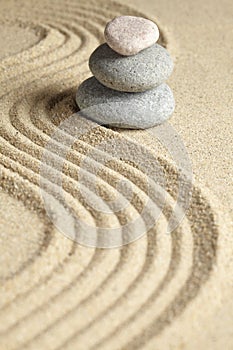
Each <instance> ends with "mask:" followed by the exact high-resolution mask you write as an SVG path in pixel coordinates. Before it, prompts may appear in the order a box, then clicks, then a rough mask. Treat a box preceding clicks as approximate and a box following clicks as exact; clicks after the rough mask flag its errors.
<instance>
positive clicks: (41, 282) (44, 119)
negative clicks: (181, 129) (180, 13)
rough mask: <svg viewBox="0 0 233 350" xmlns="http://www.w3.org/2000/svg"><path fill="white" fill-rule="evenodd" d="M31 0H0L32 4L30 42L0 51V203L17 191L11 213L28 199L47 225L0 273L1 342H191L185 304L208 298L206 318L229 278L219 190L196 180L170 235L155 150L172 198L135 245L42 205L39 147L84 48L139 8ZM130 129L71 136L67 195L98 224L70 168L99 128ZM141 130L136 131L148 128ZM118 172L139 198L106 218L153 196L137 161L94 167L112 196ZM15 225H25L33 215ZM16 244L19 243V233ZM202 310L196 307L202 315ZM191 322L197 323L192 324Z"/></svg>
mask: <svg viewBox="0 0 233 350" xmlns="http://www.w3.org/2000/svg"><path fill="white" fill-rule="evenodd" d="M34 3H35V2H34V1H30V2H26V1H25V2H24V6H21V4H20V3H16V2H14V1H10V2H9V3H7V4H3V5H1V6H3V13H6V12H7V14H8V17H9V20H11V21H12V20H13V19H14V16H15V14H17V17H18V21H19V23H20V22H25V23H26V22H28V14H29V12H30V21H31V23H33V25H31V26H32V28H35V27H36V26H37V27H38V41H36V43H33V45H32V46H30V47H29V48H26V49H25V47H23V51H22V52H19V53H15V54H13V55H12V54H11V53H10V54H9V56H8V57H6V56H5V58H4V59H3V60H2V61H1V77H0V78H1V99H0V103H1V111H2V117H1V121H0V135H1V138H0V144H1V156H0V164H1V168H0V169H1V171H0V184H1V189H2V191H3V196H2V198H3V199H4V203H6V206H7V205H8V202H9V205H10V202H11V200H12V198H11V197H13V198H14V200H15V199H17V200H18V203H17V206H16V207H15V211H16V212H17V215H19V216H20V215H21V213H22V217H23V214H24V213H25V212H26V211H28V210H31V211H32V212H33V213H32V215H33V216H37V219H36V220H39V221H40V222H41V225H43V229H41V230H40V234H39V242H42V243H41V248H40V250H39V252H38V253H37V255H36V257H34V258H33V259H32V260H31V261H30V263H28V264H26V265H25V264H24V265H23V266H24V268H23V269H20V270H19V272H17V273H13V272H12V270H11V268H12V266H10V263H9V272H10V273H11V278H10V279H9V278H8V279H6V278H3V279H2V280H1V286H0V295H1V298H0V302H1V306H0V320H2V322H1V323H0V324H1V326H0V344H1V349H20V348H25V349H44V348H48V349H64V348H66V349H76V348H78V349H127V350H128V349H137V348H143V349H147V348H148V349H149V348H153V349H154V346H155V344H156V346H157V345H158V344H161V347H162V348H164V349H166V348H167V347H166V346H165V345H164V344H174V343H175V344H177V348H179V344H181V340H182V341H183V342H187V343H189V344H192V341H193V337H195V336H194V334H196V332H200V329H199V327H198V325H197V323H195V322H193V319H192V317H194V318H195V313H191V314H189V313H188V311H187V310H189V309H190V308H192V305H194V307H195V303H196V305H199V304H200V303H201V302H203V300H206V302H207V301H209V307H204V310H205V312H206V316H205V317H206V322H208V320H210V319H211V311H210V310H213V309H214V308H218V307H219V305H221V302H222V301H221V298H222V297H221V293H220V292H218V295H219V294H220V297H219V299H218V298H217V300H216V296H215V294H214V293H213V292H212V290H214V288H216V285H217V286H219V285H222V287H223V288H224V286H228V284H227V282H228V281H225V280H226V279H228V275H229V274H230V273H229V272H228V269H229V264H230V263H229V261H230V254H231V250H230V248H229V250H225V252H224V253H223V250H222V248H221V247H222V245H224V244H226V243H224V242H229V247H230V245H231V244H232V242H231V240H230V238H229V235H228V227H227V226H226V227H225V226H224V224H223V222H224V218H225V214H224V213H223V211H224V209H223V208H222V207H221V205H220V204H215V203H216V202H217V200H215V199H214V196H213V195H212V194H211V193H209V192H208V191H207V190H206V189H205V188H204V187H203V186H202V185H200V186H199V185H198V182H197V183H196V184H195V186H194V188H193V194H192V201H191V205H190V208H189V211H188V212H187V216H186V218H185V219H184V220H183V222H182V224H181V226H180V227H179V228H178V229H177V230H176V231H175V232H174V233H173V234H172V235H170V236H169V235H166V234H165V233H164V227H165V226H166V223H167V220H168V217H169V214H170V212H171V207H172V206H173V205H174V203H175V201H176V198H177V169H176V168H175V167H174V166H173V165H172V164H170V163H169V161H168V160H167V159H166V157H163V156H162V155H161V156H160V157H158V162H159V164H160V166H161V168H163V169H164V174H165V178H166V184H167V192H168V202H167V205H166V207H165V208H164V211H163V214H162V215H161V218H160V220H159V221H158V223H157V225H156V226H155V227H153V228H152V229H151V230H150V231H149V233H148V235H147V236H144V237H142V238H141V239H140V240H137V241H135V242H134V243H132V244H131V245H128V246H125V247H123V248H121V249H113V250H102V249H93V248H87V247H83V246H81V245H77V244H76V243H75V242H73V241H71V240H69V239H67V238H66V237H64V236H63V235H62V234H61V233H60V232H58V230H57V229H56V228H55V227H54V226H53V225H52V224H51V222H50V221H49V219H48V217H47V216H46V213H45V210H44V205H43V201H42V198H41V194H40V191H39V181H40V177H39V170H40V159H41V157H42V154H43V150H44V147H45V145H46V143H47V142H48V140H49V136H50V135H51V134H52V132H53V131H54V130H55V127H56V126H57V125H58V124H59V122H61V121H63V120H65V118H67V117H68V116H70V115H71V114H72V113H74V112H75V111H76V110H77V107H76V105H75V102H74V94H75V89H76V87H77V85H78V84H79V83H81V81H82V80H83V79H85V78H86V77H88V76H89V75H90V72H89V70H88V67H87V60H88V57H89V55H90V53H91V52H92V51H93V49H94V48H95V47H96V46H97V45H98V43H99V42H102V41H103V28H104V25H105V24H106V22H107V21H108V20H110V19H111V18H112V17H114V16H116V15H119V14H122V13H124V14H130V15H143V16H144V13H142V14H141V13H140V12H138V11H136V10H134V9H133V8H131V7H128V6H126V5H123V4H119V3H117V2H112V1H111V2H109V1H103V0H101V1H98V3H96V2H94V1H91V2H89V3H88V4H87V3H86V2H85V1H79V3H78V4H77V3H76V2H75V1H69V2H68V6H67V5H66V3H65V2H63V1H58V2H57V1H53V2H47V1H45V0H44V1H42V2H40V3H39V4H37V3H36V5H35V7H34V9H33V10H31V8H32V7H33V5H34ZM16 23H17V21H16ZM29 28H30V26H29ZM29 30H30V29H29ZM160 30H161V34H162V35H161V44H163V45H164V46H167V47H168V49H169V48H171V50H175V45H174V46H173V43H171V44H170V46H169V35H166V30H163V26H162V25H161V28H160ZM42 32H43V35H41V33H42ZM9 35H10V34H9ZM33 40H34V38H33ZM45 57H46V62H45ZM16 65H17V69H15V66H16ZM80 122H81V121H80ZM140 133H141V132H140ZM129 134H130V133H129ZM125 135H126V136H127V133H125ZM126 136H124V133H119V131H118V130H115V131H114V130H111V129H107V128H104V127H98V128H96V129H95V130H94V131H93V132H92V133H90V134H89V135H84V137H83V138H82V140H80V141H78V142H77V144H76V145H75V146H74V148H73V149H72V151H71V152H70V154H69V157H68V159H67V161H66V162H65V168H64V189H65V192H66V193H67V200H68V201H69V203H71V205H73V206H74V208H75V210H76V211H77V213H79V215H81V216H82V217H83V218H85V220H87V222H90V223H92V224H94V225H97V226H101V225H103V224H106V215H104V214H100V213H99V212H97V211H96V210H94V209H93V208H91V207H90V206H88V205H87V204H86V202H85V200H83V199H82V197H81V195H80V193H78V191H77V188H76V187H77V186H76V184H77V180H78V179H77V176H76V172H77V169H78V167H79V165H80V162H81V161H82V159H83V157H85V154H87V153H88V151H89V150H90V149H91V148H92V147H95V146H96V145H98V144H99V143H101V142H102V141H103V140H106V139H116V140H117V139H120V138H122V137H126ZM140 142H142V143H143V135H142V137H141V139H140ZM151 142H152V143H153V140H152V141H151ZM135 147H136V146H135ZM148 152H150V150H149V149H148ZM151 152H153V150H151ZM52 157H54V158H55V155H53V154H52ZM89 177H90V179H91V172H90V174H89ZM119 178H120V179H122V178H128V179H129V180H130V181H131V182H132V186H133V187H132V188H133V189H134V200H133V201H132V203H130V204H131V205H130V207H129V208H128V210H125V211H123V212H121V213H115V214H113V215H111V216H109V217H108V218H107V220H108V222H107V223H108V225H110V226H111V225H113V226H114V225H117V224H119V223H120V224H122V223H125V222H127V221H129V220H131V218H132V215H135V214H136V213H138V212H139V213H140V210H141V207H142V206H143V200H145V199H146V198H148V197H149V196H150V193H147V192H146V190H145V176H144V174H143V173H142V172H140V171H138V169H136V168H134V165H133V164H126V163H125V162H123V161H119V160H113V162H112V163H109V164H107V166H106V167H105V169H104V172H103V173H102V174H101V176H100V178H99V181H100V185H101V188H102V190H103V193H102V195H103V196H108V195H109V196H110V197H111V195H112V194H113V192H114V191H113V190H114V188H115V186H116V180H117V179H119ZM6 197H9V199H6ZM1 205H2V204H1ZM12 215H14V212H13V213H12ZM15 215H16V214H15ZM227 220H228V219H227ZM227 220H226V221H227ZM21 225H22V229H23V227H24V225H30V222H28V223H21ZM200 228H201V229H200ZM27 229H29V228H28V227H27ZM31 229H32V230H33V228H31ZM13 233H14V235H15V237H16V240H15V243H14V244H17V245H19V246H20V245H21V244H22V246H23V247H24V246H25V245H26V244H30V240H28V241H29V243H28V242H27V243H26V241H24V240H23V239H22V237H20V235H19V232H18V231H14V232H13ZM33 233H35V232H34V231H33ZM7 234H9V233H7V232H6V234H4V232H3V234H1V239H2V240H6V239H7ZM31 244H33V242H32V243H31ZM3 247H4V246H3ZM219 247H220V248H221V249H220V248H219ZM29 248H30V246H29V247H28V246H27V249H29ZM32 248H33V247H32ZM11 249H12V250H14V245H13V246H12V248H11ZM219 249H220V252H219ZM2 253H4V252H2ZM3 256H4V255H3ZM12 256H14V255H12ZM18 259H19V266H20V264H21V261H20V258H18ZM225 268H226V271H225V275H223V274H222V271H223V270H224V269H225ZM6 269H7V268H6V267H4V273H3V274H2V276H5V275H6V273H7V270H6ZM200 295H201V296H202V298H200ZM198 312H199V311H198ZM198 312H196V315H197V316H196V317H197V318H198V315H199V314H198ZM183 314H185V315H187V316H186V317H187V318H188V320H189V321H190V323H191V324H192V327H189V328H188V331H187V337H186V338H185V335H183V331H182V330H183V329H184V328H185V327H188V326H187V321H186V322H185V325H186V326H184V324H182V317H183V316H182V315H183ZM199 316H200V315H199ZM205 317H204V316H203V315H201V316H200V318H201V319H202V318H204V320H205ZM176 322H181V324H180V325H179V326H177V330H178V334H176V335H175V336H173V333H174V330H172V326H175V327H176V324H177V323H176ZM190 328H194V330H193V333H192V331H191V330H190ZM170 329H171V333H170V334H171V335H170V337H171V338H169V331H170ZM165 331H167V332H168V333H167V334H168V335H166V340H165V339H164V334H165V333H164V332H165ZM184 348H185V345H184ZM189 348H192V345H190V347H189ZM193 348H195V347H193ZM203 348H204V347H203Z"/></svg>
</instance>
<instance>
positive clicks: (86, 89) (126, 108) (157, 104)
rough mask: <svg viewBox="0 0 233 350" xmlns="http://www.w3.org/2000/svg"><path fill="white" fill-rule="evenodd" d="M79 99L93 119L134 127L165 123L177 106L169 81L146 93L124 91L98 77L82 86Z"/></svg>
mask: <svg viewBox="0 0 233 350" xmlns="http://www.w3.org/2000/svg"><path fill="white" fill-rule="evenodd" d="M76 102H77V104H78V106H79V108H80V109H81V113H82V114H83V115H84V116H85V117H87V118H89V119H93V120H95V121H97V122H99V123H101V124H103V125H110V126H116V127H121V128H131V129H146V128H149V127H152V126H154V125H157V124H161V123H163V122H164V121H165V120H167V119H168V118H169V116H170V115H171V114H172V113H173V111H174V108H175V101H174V98H173V94H172V91H171V89H170V88H169V86H168V85H166V84H161V85H159V86H158V87H156V88H155V89H152V90H148V91H145V92H139V93H125V92H124V93H123V92H119V91H114V90H112V89H109V88H107V87H105V86H103V85H102V84H100V83H99V82H98V80H96V78H95V77H92V78H89V79H87V80H85V81H84V82H83V83H82V84H81V85H80V86H79V88H78V91H77V94H76Z"/></svg>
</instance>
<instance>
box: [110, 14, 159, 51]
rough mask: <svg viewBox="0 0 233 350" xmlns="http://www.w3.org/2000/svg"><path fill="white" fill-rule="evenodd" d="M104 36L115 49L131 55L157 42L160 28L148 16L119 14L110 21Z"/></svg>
mask: <svg viewBox="0 0 233 350" xmlns="http://www.w3.org/2000/svg"><path fill="white" fill-rule="evenodd" d="M104 36H105V39H106V42H107V44H108V45H109V46H110V47H111V48H112V49H113V50H114V51H116V52H118V53H119V54H120V55H124V56H131V55H136V54H137V53H138V52H140V51H142V50H144V49H146V48H147V47H150V46H151V45H153V44H155V43H156V42H157V40H158V38H159V29H158V27H157V25H156V24H155V23H154V22H152V21H150V20H149V19H146V18H142V17H136V16H119V17H116V18H114V19H113V20H112V21H110V22H108V24H107V25H106V28H105V31H104Z"/></svg>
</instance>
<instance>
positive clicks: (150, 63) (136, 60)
mask: <svg viewBox="0 0 233 350" xmlns="http://www.w3.org/2000/svg"><path fill="white" fill-rule="evenodd" d="M89 67H90V70H91V72H92V74H93V75H94V76H95V77H96V79H97V80H99V82H100V83H102V84H103V85H105V86H107V87H109V88H111V89H114V90H118V91H126V92H141V91H146V90H149V89H152V88H154V87H156V86H158V85H160V84H161V83H163V82H165V81H166V80H167V79H168V78H169V76H170V75H171V73H172V70H173V62H172V59H171V57H170V55H169V53H168V51H167V50H166V49H165V48H164V47H162V46H161V45H158V44H154V45H152V46H151V47H149V48H147V49H145V50H142V51H141V52H139V53H138V54H137V55H134V56H122V55H120V54H118V53H117V52H115V51H113V50H112V49H111V48H110V47H109V46H108V45H107V44H102V45H100V46H99V47H97V49H96V50H95V51H94V52H93V53H92V55H91V57H90V59H89Z"/></svg>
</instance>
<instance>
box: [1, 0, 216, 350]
mask: <svg viewBox="0 0 233 350" xmlns="http://www.w3.org/2000/svg"><path fill="white" fill-rule="evenodd" d="M93 3H94V2H93ZM101 3H103V4H106V2H105V1H101ZM114 4H115V5H114V6H115V7H116V8H117V9H118V10H119V9H121V11H122V10H124V13H125V14H126V12H127V11H128V12H129V14H136V12H134V11H132V10H131V9H130V8H129V9H127V8H126V7H125V6H123V5H122V7H121V5H120V6H119V4H117V3H114ZM72 6H73V5H72ZM74 7H75V3H74ZM53 8H54V7H53V6H52V5H51V9H53ZM126 9H127V11H126ZM72 11H73V9H72ZM121 11H120V12H121ZM100 12H101V11H100ZM81 15H82V13H81ZM84 48H85V42H84ZM54 52H56V51H54ZM19 57H20V55H19ZM70 57H71V56H67V58H68V59H69V58H70ZM59 62H60V63H62V62H64V58H60V59H59V60H58V61H57V63H58V64H59ZM51 67H53V63H51V66H49V68H51ZM57 67H58V65H57V66H55V67H53V68H54V71H56V69H57ZM74 67H75V64H72V65H69V68H74ZM76 67H77V66H76ZM38 68H39V67H38ZM38 68H37V69H38ZM65 70H67V67H66V68H64V69H63V70H60V72H62V71H65ZM40 73H41V72H38V75H40ZM45 74H46V73H45ZM50 74H51V75H52V74H53V73H52V72H50ZM28 81H29V82H30V76H28ZM67 81H68V80H67ZM20 83H21V81H20ZM30 86H31V85H30ZM56 102H57V101H56ZM58 102H59V101H58ZM54 104H55V106H56V103H54ZM16 117H17V114H16ZM13 119H14V118H13ZM35 120H36V119H35V118H34V121H35ZM15 121H16V119H14V122H15ZM19 121H20V120H19V119H18V121H17V123H18V122H19ZM46 122H47V127H48V128H50V127H52V125H51V124H50V123H49V121H48V120H46ZM21 126H23V123H22V124H21ZM43 127H46V123H45V122H44V124H43ZM102 129H103V128H102ZM19 130H20V129H19ZM8 131H9V130H6V132H8ZM25 131H26V129H25ZM42 131H43V132H44V130H42ZM105 131H106V130H105ZM45 132H46V129H45ZM107 133H108V134H110V133H111V131H108V132H106V135H107ZM8 137H9V135H8ZM33 137H36V133H35V134H34V136H33ZM40 137H41V134H39V132H38V140H39V139H40ZM18 141H20V142H21V140H18ZM32 141H33V139H32ZM28 145H29V146H30V147H35V143H34V146H33V143H29V144H28ZM15 146H16V147H17V144H16V145H15ZM25 150H26V149H25ZM35 154H37V153H36V152H35ZM18 156H21V153H18ZM163 165H164V167H165V168H166V170H167V172H168V173H170V175H171V176H173V174H174V170H172V168H171V167H170V166H169V164H166V163H165V162H164V164H163ZM197 208H198V209H197ZM203 212H204V214H203ZM193 213H195V215H196V216H195V217H197V216H198V215H202V216H203V215H204V217H202V222H203V223H204V222H206V223H207V225H206V226H207V227H208V228H209V227H210V226H213V230H212V232H211V233H212V234H213V235H212V236H211V237H208V239H206V240H205V238H206V237H204V236H205V235H204V234H203V235H202V236H201V237H200V235H199V233H198V230H197V229H198V227H196V226H195V225H196V224H195V221H193V220H192V215H191V214H193ZM188 218H189V224H190V225H191V229H192V234H193V238H194V241H195V242H194V250H193V253H194V257H193V259H194V260H193V267H192V271H191V274H190V276H189V277H188V278H187V280H186V283H185V284H184V285H183V287H182V288H181V290H180V295H178V296H175V298H174V300H173V301H172V302H170V304H169V305H167V307H166V308H165V309H164V310H163V312H161V314H160V315H159V316H158V317H157V318H156V319H155V320H154V321H153V322H151V324H150V325H149V326H148V327H147V328H146V330H145V333H144V334H145V335H143V334H138V335H136V336H135V337H134V338H133V339H131V340H129V342H128V344H127V345H126V347H125V348H126V349H135V348H138V347H140V346H142V345H144V344H145V342H146V341H148V339H149V338H150V337H151V336H152V335H154V334H156V333H158V332H160V331H162V329H163V327H165V326H166V325H167V324H168V323H169V322H171V321H172V320H173V319H174V317H176V316H178V315H179V314H180V312H182V311H183V309H184V308H185V307H186V305H187V304H188V302H189V301H190V300H192V299H193V298H194V297H195V296H196V295H197V293H198V291H199V289H200V288H201V286H202V285H203V284H204V282H205V281H206V280H207V279H208V277H209V276H210V273H211V269H212V266H213V264H214V261H215V254H216V244H217V236H218V230H217V228H215V227H214V223H215V221H214V218H213V215H212V211H211V207H209V206H208V205H207V202H206V200H205V199H203V198H202V195H201V192H200V191H199V190H198V189H197V188H195V190H194V196H193V203H192V206H191V213H190V215H189V216H188ZM203 219H204V220H203ZM203 233H204V232H203ZM206 233H208V232H206ZM184 234H185V233H184ZM153 235H154V233H152V235H151V241H150V242H152V244H154V237H153ZM203 237H204V238H203ZM149 239H150V235H149V236H148V242H149ZM172 239H173V240H174V244H175V247H176V250H175V253H173V254H174V255H170V259H171V265H172V267H170V269H168V272H167V274H168V276H169V278H168V281H167V282H163V283H162V287H160V288H159V290H160V292H159V294H161V292H162V291H163V290H164V287H165V286H164V284H165V285H166V283H168V282H170V278H171V277H172V276H171V275H172V274H173V273H174V277H175V276H176V274H175V272H176V268H175V269H174V264H175V265H176V264H177V268H178V266H179V262H180V261H179V258H178V256H179V254H184V256H185V253H186V252H183V251H182V249H181V248H182V247H180V246H179V239H177V236H175V235H174V236H173V237H172ZM148 244H149V243H148ZM154 248H155V247H154ZM154 248H153V249H154ZM131 249H132V247H130V246H129V247H127V248H124V249H123V250H122V254H121V257H120V259H119V260H118V262H117V263H116V264H115V265H114V266H113V270H112V273H110V274H107V275H106V278H105V279H104V280H103V281H101V282H100V284H99V286H98V288H95V289H94V290H93V291H92V292H91V294H90V295H88V296H87V297H86V299H85V298H84V300H83V301H82V302H81V303H78V304H77V305H76V308H75V309H73V311H72V310H71V313H72V312H73V313H75V312H78V310H79V308H81V307H82V306H83V305H88V303H89V301H91V300H92V299H94V300H95V295H96V292H97V294H98V293H100V294H101V293H102V292H101V291H102V290H103V289H104V288H107V286H108V281H109V280H111V279H113V280H114V278H115V277H117V273H119V271H120V270H121V268H122V267H123V266H124V265H125V266H126V265H127V264H126V262H125V261H124V259H125V254H126V257H127V254H129V252H130V251H131ZM207 251H208V252H209V254H210V255H208V256H205V253H206V252H207ZM99 254H100V253H99V251H97V252H95V254H94V256H95V255H97V256H98V255H99ZM150 254H151V252H150V249H149V248H148V250H147V253H146V254H145V261H144V268H142V270H141V272H139V273H138V275H137V276H136V281H137V282H136V285H138V286H140V285H141V284H142V280H143V276H144V273H145V271H146V270H147V269H148V268H149V266H150V265H151V264H152V262H153V261H154V256H153V254H151V255H150ZM187 254H189V250H188V251H187ZM100 255H101V254H100ZM143 258H144V257H143ZM91 261H92V262H91V263H90V265H87V268H86V269H84V270H83V272H82V273H81V275H82V276H83V278H84V279H85V275H86V274H87V273H88V271H90V270H91V269H92V268H95V267H96V258H94V259H93V260H91ZM200 262H201V264H200V265H198V264H199V263H200ZM97 271H98V270H97ZM99 272H100V271H99ZM195 274H198V276H199V277H200V278H199V281H198V283H197V284H196V281H195ZM51 278H53V274H52V275H51ZM78 281H79V282H80V279H78ZM165 281H166V278H165ZM37 286H38V284H37ZM105 286H106V287H105ZM69 288H70V284H68V285H67V287H66V290H67V291H68V290H69ZM134 289H135V282H134V283H133V284H132V286H131V287H129V288H127V289H126V290H125V291H124V293H123V294H122V295H121V296H120V298H119V299H117V300H116V302H115V303H116V304H114V303H112V305H111V309H112V310H114V308H115V307H116V306H119V307H122V304H121V303H120V304H119V300H120V301H122V300H123V299H124V297H125V296H128V293H129V292H130V291H131V290H134ZM187 292H189V293H187ZM104 293H105V289H104ZM187 295H188V296H189V298H187ZM27 296H28V294H27ZM103 297H104V295H103ZM57 298H58V296H57ZM157 298H158V291H157V290H155V291H154V292H153V293H152V295H151V296H150V297H148V299H147V300H146V301H145V303H144V304H143V305H141V306H140V308H139V310H136V312H135V314H134V315H133V316H132V315H131V316H130V317H128V318H127V319H126V320H125V321H124V322H123V323H122V324H121V325H120V326H116V327H115V328H114V329H113V330H112V331H110V332H109V333H108V334H107V335H106V337H105V338H104V337H102V340H100V341H99V342H98V341H97V342H96V344H94V345H93V346H94V348H95V349H97V347H99V346H101V349H102V348H104V346H105V345H106V346H108V345H107V344H108V343H109V342H111V339H114V337H115V336H119V335H120V334H121V332H122V331H123V329H124V327H125V326H126V325H128V324H130V323H132V322H133V320H134V319H135V318H140V317H141V316H142V315H143V312H145V311H146V310H147V309H148V308H150V307H151V304H152V303H154V302H155V300H156V299H157ZM58 300H59V299H58ZM181 301H182V303H181ZM44 305H46V304H44ZM108 312H109V311H106V310H102V311H101V312H100V314H99V317H98V316H97V317H96V318H95V319H94V320H93V322H91V323H88V324H87V325H85V326H83V327H80V330H79V331H78V333H77V332H73V334H72V335H71V336H70V337H68V339H67V340H66V342H65V343H66V344H69V342H70V341H78V339H80V337H81V336H83V335H84V333H85V330H87V329H88V327H89V326H90V327H93V326H95V324H96V323H98V322H99V321H101V320H102V317H105V316H106V315H107V314H108ZM63 316H64V315H61V316H60V320H61V321H64V322H65V318H64V317H63ZM29 322H30V319H29ZM51 326H53V324H52V325H51ZM42 334H44V333H43V332H39V333H38V336H39V337H41V336H42ZM31 340H32V339H31ZM29 341H30V340H29Z"/></svg>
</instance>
